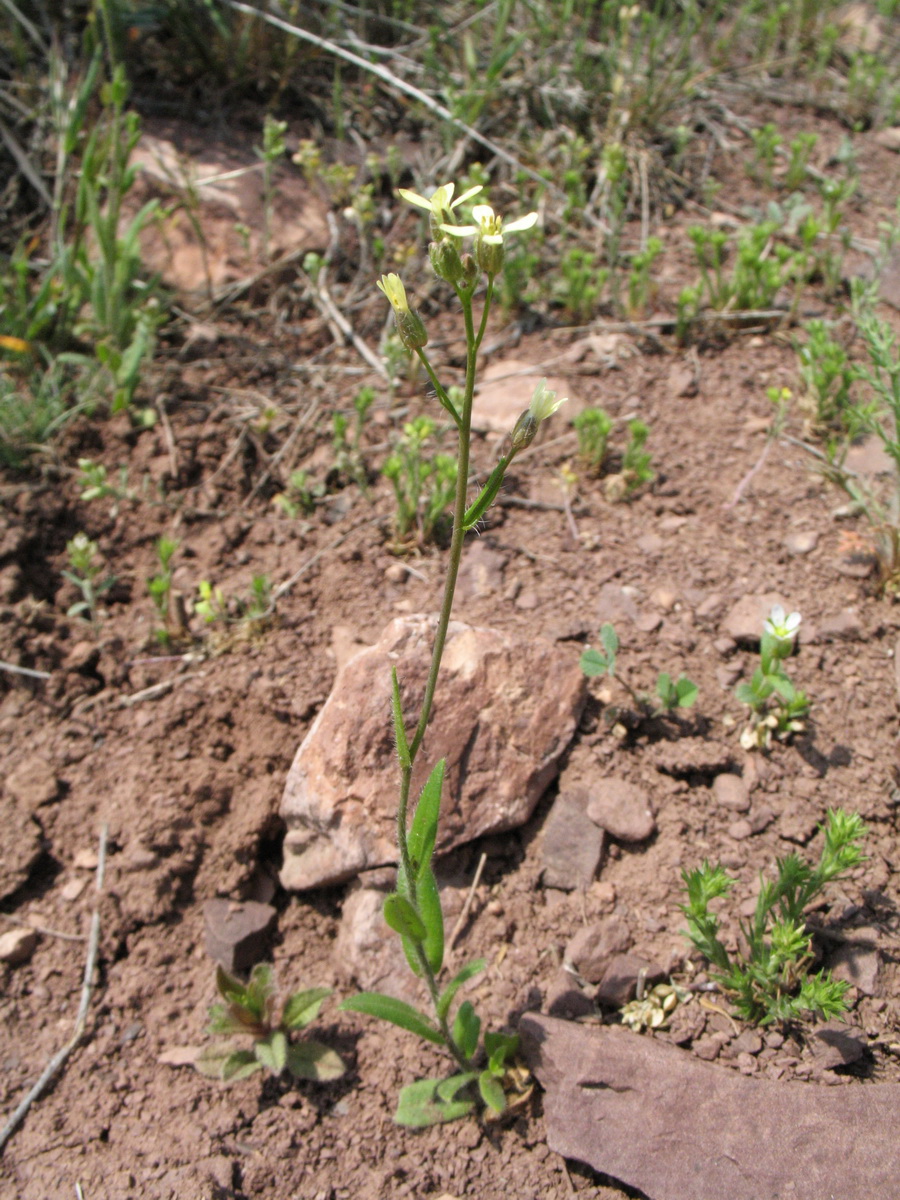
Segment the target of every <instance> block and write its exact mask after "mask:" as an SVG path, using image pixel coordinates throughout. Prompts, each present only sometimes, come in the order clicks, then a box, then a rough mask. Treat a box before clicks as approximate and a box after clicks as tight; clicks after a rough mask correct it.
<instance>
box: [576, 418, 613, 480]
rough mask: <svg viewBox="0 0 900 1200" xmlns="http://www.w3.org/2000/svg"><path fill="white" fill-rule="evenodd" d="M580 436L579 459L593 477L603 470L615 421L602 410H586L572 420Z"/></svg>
mask: <svg viewBox="0 0 900 1200" xmlns="http://www.w3.org/2000/svg"><path fill="white" fill-rule="evenodd" d="M572 424H573V425H574V426H575V432H576V433H577V434H578V457H579V459H580V460H581V462H582V463H583V464H584V466H585V468H586V470H587V471H588V472H589V473H590V474H591V475H599V474H600V473H601V471H602V470H603V462H604V460H605V458H606V450H607V445H608V442H609V435H610V433H611V431H612V427H613V420H612V417H610V416H609V414H608V413H605V412H604V411H603V409H602V408H586V409H585V410H584V411H583V412H580V413H578V414H577V416H575V417H573V418H572Z"/></svg>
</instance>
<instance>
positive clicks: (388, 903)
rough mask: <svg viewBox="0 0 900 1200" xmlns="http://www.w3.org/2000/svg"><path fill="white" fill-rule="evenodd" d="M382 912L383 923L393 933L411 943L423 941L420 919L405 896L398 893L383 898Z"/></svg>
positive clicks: (424, 934)
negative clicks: (407, 939)
mask: <svg viewBox="0 0 900 1200" xmlns="http://www.w3.org/2000/svg"><path fill="white" fill-rule="evenodd" d="M383 912H384V919H385V922H386V923H387V924H388V925H389V926H390V928H391V929H393V931H394V933H399V934H400V936H401V937H402V938H409V939H410V940H411V941H413V942H424V941H425V936H426V930H425V925H424V924H423V922H422V918H421V917H420V916H419V914H418V913H417V912H416V910H415V909H414V908H413V906H412V904H411V903H410V902H409V900H407V899H406V897H405V896H401V895H400V894H399V893H398V892H391V894H390V895H389V896H385V898H384V908H383Z"/></svg>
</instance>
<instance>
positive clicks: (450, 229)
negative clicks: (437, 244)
mask: <svg viewBox="0 0 900 1200" xmlns="http://www.w3.org/2000/svg"><path fill="white" fill-rule="evenodd" d="M439 228H440V230H441V232H442V233H450V234H452V235H453V236H454V237H469V236H470V235H471V234H473V233H478V232H479V227H478V226H477V225H441V226H440V227H439Z"/></svg>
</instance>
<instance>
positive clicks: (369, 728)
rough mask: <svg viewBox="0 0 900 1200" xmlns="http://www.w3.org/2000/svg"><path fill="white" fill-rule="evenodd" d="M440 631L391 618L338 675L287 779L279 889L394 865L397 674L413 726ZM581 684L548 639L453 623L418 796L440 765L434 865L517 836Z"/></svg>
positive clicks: (566, 730) (570, 728)
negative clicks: (494, 836)
mask: <svg viewBox="0 0 900 1200" xmlns="http://www.w3.org/2000/svg"><path fill="white" fill-rule="evenodd" d="M435 624H436V619H435V618H433V617H429V616H424V615H422V614H416V615H413V616H409V617H403V618H397V619H396V620H395V621H392V622H391V624H390V625H388V626H387V628H386V629H385V631H384V632H383V634H382V636H381V638H380V639H379V641H378V643H377V644H376V645H374V646H372V647H370V648H368V649H366V650H363V651H361V652H360V653H359V654H357V655H356V656H355V657H354V658H353V659H351V661H350V662H349V663H347V665H346V666H345V667H344V669H343V670H342V671H341V672H340V673H339V675H338V677H337V679H336V681H335V684H334V687H333V689H332V692H331V695H330V696H329V697H328V700H327V701H326V703H325V705H324V706H323V707H322V709H321V711H320V712H319V714H318V716H317V717H316V720H315V722H314V723H313V725H312V728H311V729H310V731H309V733H308V734H307V736H306V737H305V738H304V740H303V743H302V744H301V746H300V748H299V750H298V751H297V754H296V756H295V758H294V762H293V765H292V766H291V769H290V771H289V772H288V777H287V781H286V783H285V789H284V795H283V798H282V803H281V814H282V816H283V817H284V820H285V823H286V825H287V830H288V832H287V836H286V838H285V843H284V866H283V868H282V872H281V882H282V885H283V886H284V887H286V888H289V889H297V890H302V889H306V888H313V887H321V886H325V885H328V884H332V883H339V882H342V881H344V880H346V879H350V878H352V877H353V876H354V875H356V874H357V873H359V872H360V871H362V870H367V869H370V868H373V867H378V866H383V865H385V864H387V863H392V862H395V861H396V857H397V848H396V840H395V823H396V805H397V793H398V774H399V773H398V770H397V762H396V754H395V751H394V745H393V741H394V739H393V732H392V728H391V713H390V687H391V667H392V666H394V667H396V669H397V674H398V677H399V680H400V689H401V696H402V701H403V705H404V710H405V712H406V713H407V721H408V722H409V723H411V722H412V721H413V719H414V717H415V714H417V713H418V705H419V704H420V702H421V697H422V693H423V691H424V687H425V682H426V679H427V675H428V669H429V664H430V659H431V647H432V638H433V635H434V629H435ZM585 697H586V679H585V677H584V676H583V675H582V673H581V671H580V670H579V668H578V665H577V663H575V662H573V661H572V660H571V659H569V658H567V657H566V656H565V655H561V654H560V653H559V650H558V648H557V647H556V646H555V645H554V644H553V643H552V642H550V641H547V640H545V639H543V638H528V639H527V640H518V639H515V638H512V637H510V636H508V635H506V634H504V633H501V632H499V631H498V630H494V629H479V628H476V627H473V626H470V625H464V624H462V623H461V622H451V624H450V629H449V632H448V637H447V644H446V648H445V651H444V660H443V664H442V666H441V675H440V679H439V680H438V687H437V697H436V702H435V707H434V712H433V715H432V720H431V723H430V725H429V727H428V732H427V733H426V735H425V739H424V743H423V746H422V749H421V751H420V753H419V755H418V758H417V760H416V769H415V771H414V773H413V784H412V795H413V797H416V796H418V794H419V792H420V791H421V788H422V787H423V785H424V784H425V782H426V779H427V777H428V775H429V774H430V772H431V769H432V768H433V766H434V764H435V763H436V762H437V761H438V760H439V759H441V758H443V759H445V760H446V763H447V769H446V774H445V777H444V795H443V812H442V815H441V824H440V831H439V834H438V844H437V852H438V854H442V853H446V852H447V851H448V850H451V849H453V848H454V847H455V846H461V845H463V844H464V843H466V842H469V841H472V840H474V839H475V838H479V837H483V836H485V835H486V834H490V833H501V832H504V831H506V830H508V829H514V828H516V826H518V825H521V824H523V823H524V822H525V821H527V820H528V818H529V817H530V816H531V814H532V812H533V811H534V808H535V805H536V804H537V802H538V800H539V799H540V798H541V796H542V795H543V793H544V791H545V790H546V788H547V786H548V785H549V783H550V782H551V780H552V779H553V778H554V776H555V775H556V773H557V770H558V768H557V763H558V761H559V758H560V756H561V755H562V754H563V753H564V752H565V750H566V748H567V747H568V744H569V742H570V741H571V739H572V737H573V735H574V733H575V730H576V728H577V725H578V720H579V718H580V715H581V711H582V708H583V706H584V701H585Z"/></svg>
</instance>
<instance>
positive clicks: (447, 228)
mask: <svg viewBox="0 0 900 1200" xmlns="http://www.w3.org/2000/svg"><path fill="white" fill-rule="evenodd" d="M472 219H473V220H474V221H475V222H476V224H475V225H442V226H441V229H442V230H443V231H444V233H449V234H452V236H453V237H469V236H471V235H472V234H477V235H478V237H479V240H480V241H482V242H485V243H486V244H487V245H489V246H502V245H503V235H504V234H506V233H520V232H521V231H522V230H523V229H531V227H532V226H533V225H536V224H537V219H538V215H537V213H536V212H530V213H526V214H525V216H524V217H516V219H515V220H514V221H510V222H509V223H508V224H504V222H503V217H501V216H500V215H499V213H495V212H494V210H493V209H492V208H491V206H490V205H489V204H476V205H475V207H474V208H473V209H472Z"/></svg>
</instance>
